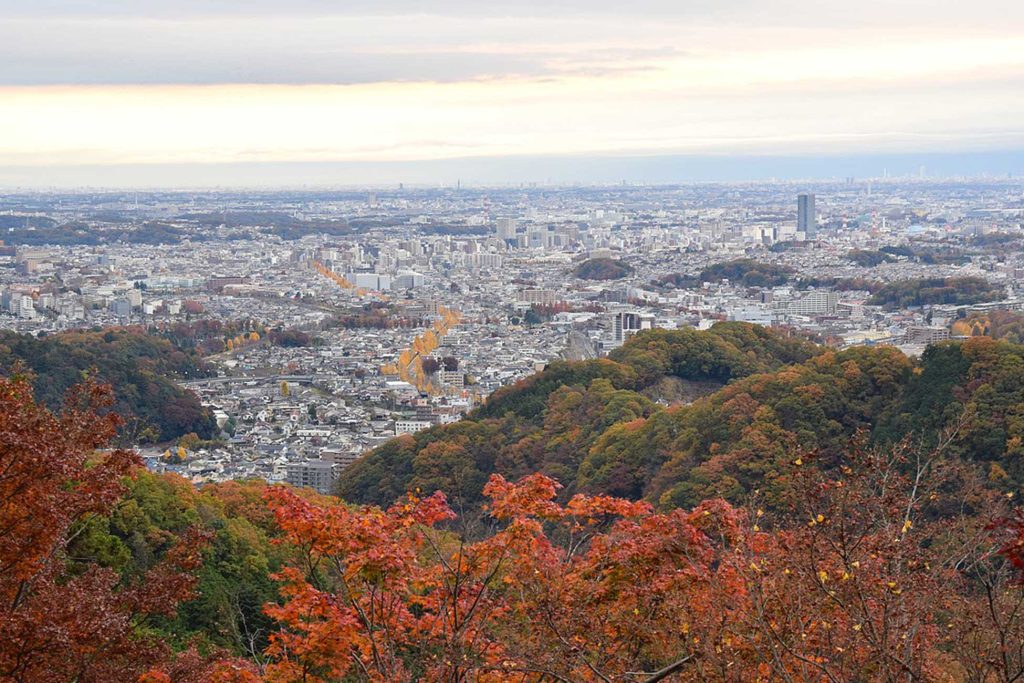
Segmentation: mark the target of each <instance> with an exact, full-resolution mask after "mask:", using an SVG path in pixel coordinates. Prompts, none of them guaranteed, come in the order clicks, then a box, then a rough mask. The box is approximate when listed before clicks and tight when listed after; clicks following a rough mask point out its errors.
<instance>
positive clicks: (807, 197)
mask: <svg viewBox="0 0 1024 683" xmlns="http://www.w3.org/2000/svg"><path fill="white" fill-rule="evenodd" d="M796 230H797V232H802V233H804V237H805V238H806V239H811V238H813V237H815V236H816V235H817V234H818V215H817V214H816V213H815V212H814V195H813V194H810V193H808V192H804V193H801V194H798V195H797V196H796Z"/></svg>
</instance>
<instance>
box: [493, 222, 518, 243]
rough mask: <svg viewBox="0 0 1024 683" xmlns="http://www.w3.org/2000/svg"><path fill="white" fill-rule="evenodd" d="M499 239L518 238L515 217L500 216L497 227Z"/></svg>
mask: <svg viewBox="0 0 1024 683" xmlns="http://www.w3.org/2000/svg"><path fill="white" fill-rule="evenodd" d="M496 232H497V236H498V239H500V240H514V239H515V238H516V221H515V219H514V218H499V219H498V222H497V228H496Z"/></svg>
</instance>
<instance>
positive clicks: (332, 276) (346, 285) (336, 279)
mask: <svg viewBox="0 0 1024 683" xmlns="http://www.w3.org/2000/svg"><path fill="white" fill-rule="evenodd" d="M313 268H314V269H315V270H316V272H318V273H320V274H321V275H323V276H324V277H325V278H327V279H328V280H330V281H331V282H333V283H334V284H336V285H338V286H339V287H341V288H342V289H351V290H352V291H354V292H355V293H356V294H358V295H359V296H363V295H365V294H369V293H370V290H368V289H366V288H365V287H356V286H355V285H354V284H352V283H351V282H349V280H348V279H347V278H345V277H344V276H342V275H338V274H337V273H335V272H334V271H333V270H331V269H330V268H328V267H327V266H325V265H324V264H322V263H320V262H319V261H313Z"/></svg>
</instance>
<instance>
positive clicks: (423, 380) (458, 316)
mask: <svg viewBox="0 0 1024 683" xmlns="http://www.w3.org/2000/svg"><path fill="white" fill-rule="evenodd" d="M437 313H438V319H437V320H435V321H434V323H433V324H432V325H431V326H430V327H429V328H427V329H426V330H425V331H424V332H423V333H422V334H420V335H418V336H417V337H416V338H415V339H413V340H412V344H411V345H410V346H409V348H407V349H405V350H404V351H402V352H401V353H400V354H398V361H397V362H395V363H389V364H387V365H384V366H382V367H381V369H380V371H381V373H383V374H385V375H398V378H399V379H401V380H402V381H405V382H408V383H409V384H412V385H413V386H414V387H416V388H417V389H418V390H419V391H421V392H424V393H427V394H433V393H437V392H438V391H439V387H438V386H437V384H436V383H435V382H434V381H433V380H432V378H431V377H430V376H429V375H428V374H427V373H426V372H424V371H423V359H424V358H425V357H426V356H429V355H430V354H431V353H433V352H434V350H435V349H437V347H438V346H440V345H441V338H442V337H444V335H446V334H448V333H449V332H450V331H451V329H452V328H453V327H455V326H456V325H458V324H459V321H460V320H462V313H460V312H459V311H456V310H454V309H451V308H446V307H445V306H439V307H438V309H437Z"/></svg>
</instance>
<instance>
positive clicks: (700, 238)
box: [0, 178, 1024, 493]
mask: <svg viewBox="0 0 1024 683" xmlns="http://www.w3.org/2000/svg"><path fill="white" fill-rule="evenodd" d="M0 201H2V204H3V206H2V209H3V211H4V213H3V214H2V215H0V218H2V220H3V224H4V225H5V226H7V227H6V232H7V235H8V236H9V238H10V239H9V240H8V241H9V242H10V243H11V244H10V246H5V247H3V249H4V254H5V256H4V261H5V265H6V268H5V270H4V271H3V275H2V277H3V281H2V286H3V290H2V291H3V294H2V304H3V309H4V314H3V317H2V318H0V325H2V326H3V327H4V328H6V329H9V330H12V331H14V332H17V333H20V334H33V335H39V334H44V333H58V332H60V331H62V330H73V329H78V328H90V327H93V328H107V327H137V328H139V329H142V330H147V331H151V332H153V333H155V334H161V333H162V332H163V331H167V330H174V329H175V328H176V327H179V326H182V325H186V326H187V325H192V324H195V323H196V322H198V321H204V320H207V321H218V322H219V323H221V324H222V325H223V329H224V330H232V331H233V330H236V329H240V328H244V330H243V332H242V336H244V337H245V339H244V340H239V339H238V338H237V337H238V335H237V334H236V333H234V332H232V333H231V334H223V335H222V336H223V338H222V339H218V340H216V343H219V344H220V345H221V346H222V348H220V349H218V350H217V352H216V353H213V354H211V355H210V356H209V359H208V363H209V365H210V367H211V368H212V369H211V370H210V372H209V376H204V377H201V378H187V377H181V378H178V381H179V383H180V386H181V387H182V388H184V389H187V390H189V391H192V392H195V393H196V394H197V395H198V396H199V397H200V398H201V400H202V404H203V406H204V407H205V408H207V409H208V410H209V411H210V412H211V413H212V414H213V415H214V416H215V419H216V424H217V428H218V431H219V432H220V435H219V437H218V438H216V439H213V440H208V441H209V443H204V444H203V445H202V446H201V447H198V448H183V449H182V451H181V454H180V455H179V450H178V447H177V446H176V445H175V444H174V443H171V444H166V443H160V444H154V445H147V444H145V443H143V444H136V445H140V446H141V449H140V453H141V454H142V455H143V456H144V457H145V459H146V462H147V464H148V466H149V467H151V468H152V469H154V470H155V471H173V472H177V473H179V474H181V475H183V476H185V477H187V478H188V479H190V480H191V481H193V482H194V483H196V484H202V483H203V482H210V481H223V480H229V479H237V478H250V477H258V478H262V479H265V480H267V481H270V482H279V481H287V482H289V483H293V484H296V485H310V486H313V487H315V488H317V489H318V490H320V491H321V492H322V493H330V492H331V491H332V490H333V486H334V483H335V480H336V479H337V477H338V476H339V475H340V473H341V470H343V469H344V468H345V467H346V466H347V465H349V464H351V463H352V462H353V461H355V460H356V459H357V458H358V457H359V456H360V455H361V454H363V453H364V452H366V451H369V450H372V449H373V448H374V447H376V446H379V445H381V444H383V443H385V442H386V441H387V440H389V439H391V438H393V437H395V436H398V435H400V434H403V433H413V432H416V431H419V430H422V429H427V428H429V427H431V426H433V425H437V424H447V423H450V422H454V421H457V420H459V419H460V418H461V417H462V416H463V415H465V414H466V413H468V412H469V411H471V410H472V409H473V408H474V407H477V406H479V405H481V404H482V403H484V402H485V401H486V400H487V397H488V396H489V395H490V394H491V393H493V392H494V391H495V390H496V389H498V388H500V387H502V386H509V385H512V384H514V383H515V382H517V381H518V380H522V379H524V378H526V377H528V376H530V375H531V374H533V373H535V372H537V371H539V370H541V369H543V368H544V367H545V366H546V365H547V364H548V363H550V362H552V361H555V360H560V359H561V360H586V359H592V358H599V357H604V356H606V355H607V354H608V352H609V351H611V350H613V349H616V348H618V347H620V346H622V344H623V342H624V341H626V339H628V338H629V337H630V336H631V335H633V334H635V333H636V332H638V331H641V330H645V329H652V328H659V329H669V330H672V329H679V328H694V329H697V330H703V329H708V328H710V327H711V326H712V325H714V324H715V323H716V322H718V321H741V322H748V323H754V324H757V325H762V326H766V327H772V328H777V329H780V330H784V331H785V333H786V334H788V335H798V336H803V337H806V338H808V339H812V340H815V341H818V342H821V343H825V344H827V345H829V346H831V347H834V348H836V349H843V348H848V347H851V346H857V345H890V346H893V347H896V348H898V349H900V350H901V351H903V352H904V353H906V354H908V355H914V356H916V355H920V354H921V353H922V352H923V350H924V349H925V347H926V346H927V345H928V344H930V343H934V342H939V341H942V340H945V339H949V338H951V337H956V336H963V330H957V329H956V327H955V325H956V323H957V321H960V320H963V319H965V318H969V317H971V316H974V315H977V314H982V313H985V312H988V311H992V310H1007V311H1016V310H1020V309H1021V308H1022V306H1024V300H1022V298H1021V284H1020V283H1021V281H1022V278H1024V257H1022V256H1021V253H1020V252H1019V251H1013V250H1010V251H1008V250H1007V248H1006V247H1007V246H1009V245H1019V244H1020V243H1021V241H1022V240H1024V184H1022V183H1021V181H1019V180H1015V179H1013V178H1004V179H976V180H959V181H941V180H930V179H927V178H910V179H884V178H883V179H880V180H857V179H855V178H849V179H845V180H843V181H840V182H832V183H811V184H808V185H806V186H804V185H799V184H796V183H777V184H728V185H715V184H703V185H682V186H656V187H644V186H637V187H633V186H613V187H523V188H493V189H491V188H479V189H476V188H474V189H470V188H466V189H462V188H459V187H456V188H448V189H408V190H406V189H404V188H390V189H385V188H379V189H376V190H369V191H345V192H326V191H325V192H300V191H295V192H283V191H281V192H266V193H255V192H237V193H185V192H152V193H137V192H128V193H123V192H122V193H117V192H93V193H86V192H81V193H75V194H60V193H56V194H48V193H28V194H9V195H6V196H4V197H3V198H2V200H0ZM68 225H74V226H76V229H75V231H74V232H73V233H70V234H68V233H67V228H66V227H65V226H68ZM56 230H62V231H63V232H62V233H61V235H62V237H61V238H60V240H59V241H60V242H62V243H60V244H51V243H48V242H47V240H48V235H54V234H55V232H54V231H56ZM49 239H52V238H49ZM723 266H724V267H723ZM716 268H717V269H718V270H716ZM936 278H937V279H940V280H942V279H945V280H948V281H952V282H954V283H956V282H967V283H971V282H974V281H977V282H980V283H983V286H982V287H981V291H974V290H971V291H966V290H965V291H964V292H962V293H957V292H956V291H952V292H951V294H950V295H949V296H943V297H939V298H935V299H933V300H929V299H925V300H921V301H917V300H908V301H906V302H904V301H902V300H899V299H897V300H892V301H889V300H885V301H883V300H879V299H878V296H877V295H878V294H879V291H878V288H879V287H882V286H885V285H899V284H905V283H909V282H914V281H921V280H934V279H936ZM940 284H941V283H940ZM932 286H934V283H933V285H932ZM873 297H874V298H873ZM257 330H258V331H257ZM968 334H969V332H968ZM426 336H429V343H427V340H426V338H425V337H426Z"/></svg>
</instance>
